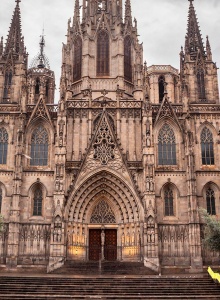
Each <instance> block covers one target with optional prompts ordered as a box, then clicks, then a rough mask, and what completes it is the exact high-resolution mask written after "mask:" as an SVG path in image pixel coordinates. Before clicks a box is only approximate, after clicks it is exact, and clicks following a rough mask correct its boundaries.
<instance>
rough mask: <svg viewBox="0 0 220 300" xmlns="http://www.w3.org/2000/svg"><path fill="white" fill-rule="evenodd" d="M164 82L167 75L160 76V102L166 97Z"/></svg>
mask: <svg viewBox="0 0 220 300" xmlns="http://www.w3.org/2000/svg"><path fill="white" fill-rule="evenodd" d="M164 84H165V77H164V76H163V75H161V76H160V77H159V78H158V89H159V103H161V102H162V101H163V97H164Z"/></svg>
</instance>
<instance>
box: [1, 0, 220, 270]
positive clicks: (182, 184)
mask: <svg viewBox="0 0 220 300" xmlns="http://www.w3.org/2000/svg"><path fill="white" fill-rule="evenodd" d="M19 2H20V1H19V0H16V7H15V10H14V13H13V17H12V22H11V25H10V29H9V35H8V37H7V40H6V43H5V45H3V38H2V39H1V42H0V209H1V214H2V216H3V218H4V230H3V231H2V232H1V233H0V263H1V265H2V266H6V267H11V266H13V267H17V266H25V265H34V266H44V267H45V268H46V267H47V270H48V272H49V271H51V270H53V269H55V268H59V267H60V266H62V265H63V264H64V262H65V260H98V259H100V255H101V258H102V259H106V260H120V261H122V260H123V261H142V262H143V264H144V265H145V266H146V267H149V268H151V269H153V270H156V271H158V270H159V268H160V267H161V266H162V267H182V268H185V269H188V270H189V269H190V270H192V271H193V270H195V271H198V270H202V268H203V266H205V265H207V264H215V263H216V262H217V260H218V253H212V252H210V251H207V249H205V248H204V247H203V243H202V238H203V228H204V225H203V221H202V219H201V217H200V215H199V208H200V207H203V208H205V209H207V211H208V212H209V213H210V214H211V215H214V216H216V217H217V218H219V217H220V198H219V197H220V176H219V175H220V157H219V153H220V103H219V90H218V79H217V78H218V77H217V66H216V64H215V63H214V62H213V59H212V51H211V47H210V43H209V40H208V38H207V41H206V47H205V46H204V44H203V41H202V36H201V32H200V30H199V24H198V20H197V17H196V12H195V8H194V3H193V0H190V3H189V16H188V28H187V34H186V38H185V47H184V48H182V49H181V52H180V70H179V71H178V70H177V69H175V68H173V67H172V66H170V65H153V66H149V67H148V66H147V64H146V63H144V62H143V46H142V44H140V43H139V41H138V31H137V22H136V20H134V21H133V19H132V14H131V3H130V0H126V1H125V3H124V2H123V1H122V0H103V1H101V0H98V1H95V0H82V1H79V0H75V11H74V17H73V20H72V21H69V22H68V29H67V42H66V44H64V45H63V53H62V74H61V79H60V99H59V103H58V104H54V92H55V75H54V72H53V71H51V70H50V67H49V63H48V60H47V58H46V56H45V54H44V37H43V36H42V38H41V41H40V52H39V54H38V56H37V57H36V59H35V60H34V61H33V63H32V65H31V67H28V55H27V52H26V48H25V44H24V39H23V37H22V34H21V12H20V6H19ZM124 4H125V12H124V14H123V6H124Z"/></svg>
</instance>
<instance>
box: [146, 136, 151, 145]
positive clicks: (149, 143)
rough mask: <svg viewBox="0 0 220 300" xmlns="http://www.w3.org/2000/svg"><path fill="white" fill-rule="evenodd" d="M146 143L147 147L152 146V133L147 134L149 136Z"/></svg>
mask: <svg viewBox="0 0 220 300" xmlns="http://www.w3.org/2000/svg"><path fill="white" fill-rule="evenodd" d="M146 145H147V147H150V146H151V139H150V134H147V137H146Z"/></svg>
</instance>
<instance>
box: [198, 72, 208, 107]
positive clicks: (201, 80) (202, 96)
mask: <svg viewBox="0 0 220 300" xmlns="http://www.w3.org/2000/svg"><path fill="white" fill-rule="evenodd" d="M197 85H198V96H199V100H200V101H206V96H205V75H204V71H203V70H202V69H199V70H198V72H197Z"/></svg>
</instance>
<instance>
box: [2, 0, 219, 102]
mask: <svg viewBox="0 0 220 300" xmlns="http://www.w3.org/2000/svg"><path fill="white" fill-rule="evenodd" d="M81 1H82V0H81ZM74 2H75V0H46V1H45V0H22V1H21V3H20V7H21V17H22V33H23V35H24V41H25V45H26V47H27V51H28V53H29V65H30V63H31V61H32V59H33V58H34V56H36V55H37V53H38V51H39V36H40V35H41V33H42V28H43V26H44V29H45V35H46V37H45V39H46V49H45V53H46V55H47V56H48V58H49V60H50V66H51V69H52V70H54V71H55V74H56V84H57V91H58V89H59V78H60V68H61V57H62V53H61V49H62V43H63V42H64V43H65V42H66V37H65V34H66V32H67V21H68V19H69V18H72V17H73V11H74ZM124 2H125V1H124ZM131 3H132V12H133V17H136V19H137V21H138V31H139V35H140V42H143V45H144V59H145V60H146V61H147V63H148V66H150V65H152V64H170V65H172V66H173V67H175V68H178V69H179V52H180V47H181V45H184V40H185V34H186V27H187V16H188V8H189V2H188V1H187V0H131ZM194 6H195V8H196V12H197V16H198V20H199V24H200V27H201V32H202V36H203V39H204V42H205V37H206V35H209V39H210V43H211V47H212V51H213V60H214V61H215V62H217V66H218V67H220V0H195V1H194ZM14 8H15V1H14V0H1V6H0V36H3V37H4V41H5V39H6V37H7V34H8V29H9V25H10V22H11V17H12V14H13V11H14ZM219 78H220V76H219ZM58 97H59V94H58V92H57V93H56V102H58V100H59V99H58Z"/></svg>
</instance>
